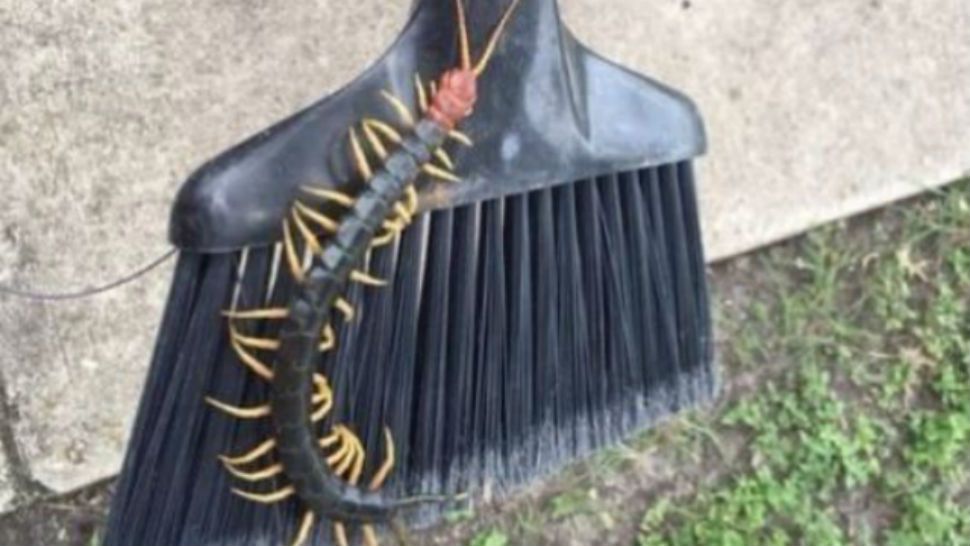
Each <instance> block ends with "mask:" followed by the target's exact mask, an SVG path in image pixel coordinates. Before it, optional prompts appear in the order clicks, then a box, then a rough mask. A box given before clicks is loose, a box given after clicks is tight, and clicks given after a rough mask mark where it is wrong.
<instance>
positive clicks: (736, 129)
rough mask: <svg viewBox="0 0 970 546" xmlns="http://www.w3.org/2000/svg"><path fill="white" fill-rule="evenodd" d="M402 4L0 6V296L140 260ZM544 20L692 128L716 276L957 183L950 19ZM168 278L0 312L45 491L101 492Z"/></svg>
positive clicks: (765, 8) (395, 17) (25, 437)
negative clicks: (679, 100) (227, 151)
mask: <svg viewBox="0 0 970 546" xmlns="http://www.w3.org/2000/svg"><path fill="white" fill-rule="evenodd" d="M408 4H409V2H407V1H404V0H401V1H399V2H394V3H390V2H384V1H381V0H359V1H357V2H351V3H347V2H337V1H333V0H325V1H315V2H309V1H307V2H284V1H283V0H268V1H266V2H259V3H252V2H205V3H198V2H191V1H189V0H108V1H104V2H97V3H91V2H85V3H79V2H55V1H54V0H38V1H34V2H15V1H14V0H0V21H2V26H0V66H2V67H3V72H4V77H3V78H2V79H0V104H3V105H4V107H3V108H0V180H3V181H4V182H3V190H4V196H5V198H6V200H4V201H3V202H0V283H4V284H14V285H17V286H24V285H29V286H31V287H42V288H43V287H50V288H65V287H78V286H84V285H87V284H93V283H95V282H97V281H98V280H103V279H110V278H114V277H116V276H119V275H121V274H123V273H125V272H128V271H130V270H131V269H132V268H133V267H134V266H136V265H138V264H141V263H144V262H146V261H148V260H149V259H150V258H152V257H154V256H157V255H159V254H160V253H161V252H163V251H164V249H165V248H166V243H165V225H166V219H167V214H168V206H169V203H170V200H171V198H172V196H173V194H174V192H175V190H176V188H177V187H178V185H179V183H180V181H181V180H182V178H183V177H184V176H185V175H186V174H187V173H188V172H189V171H190V170H191V169H192V168H193V167H194V166H196V165H198V164H199V163H200V162H201V161H203V160H204V159H206V158H208V157H210V156H212V155H213V154H215V153H217V152H218V151H220V150H222V149H224V148H225V147H227V146H229V145H231V144H233V143H235V142H237V141H238V140H239V139H240V138H242V137H244V136H247V135H249V134H251V133H253V132H255V131H257V130H259V129H262V128H264V127H265V126H267V125H269V124H270V123H272V122H273V121H276V120H278V119H280V118H282V117H283V116H285V115H287V114H289V113H291V112H293V111H294V110H296V109H297V108H299V107H300V106H302V105H305V104H307V103H309V102H311V101H313V100H314V99H316V98H317V97H319V96H320V95H322V94H324V93H327V92H330V91H333V90H334V89H336V88H337V87H339V86H340V85H341V84H342V83H344V82H346V81H348V80H349V79H351V78H352V77H353V76H354V75H355V74H356V73H357V72H358V71H359V70H360V69H361V68H362V67H364V66H365V65H366V64H367V63H368V61H370V60H371V59H373V58H375V57H377V56H378V55H379V53H380V52H381V50H382V49H383V48H384V47H385V46H386V45H387V43H388V41H389V40H390V39H391V38H392V37H393V36H394V35H395V33H396V31H397V29H398V28H399V27H400V25H401V24H402V23H403V20H404V18H405V15H406V12H407V9H408ZM562 4H563V8H564V11H565V13H566V16H567V19H568V20H569V21H570V22H571V23H572V25H573V26H574V27H575V28H576V31H577V33H578V35H579V36H580V37H582V38H584V39H586V40H587V41H588V42H590V43H591V45H593V46H594V47H595V48H596V49H597V50H600V51H602V52H603V53H604V54H606V55H607V56H609V57H612V58H614V59H616V60H618V61H621V62H624V63H626V64H628V65H630V66H632V67H634V68H636V69H638V70H641V71H643V72H646V73H648V74H651V75H653V76H655V77H656V78H658V79H660V80H662V81H665V82H667V83H669V84H670V85H672V86H674V87H677V88H680V89H683V90H684V91H686V92H687V93H688V94H690V95H692V96H693V97H695V99H696V100H697V101H698V103H699V105H700V107H701V109H702V110H703V112H704V113H705V115H706V116H707V119H708V122H709V126H710V133H711V145H712V147H711V154H710V156H709V157H708V158H707V159H705V160H704V161H703V162H702V163H701V165H702V167H701V175H702V177H703V182H704V193H703V209H704V212H705V218H704V220H705V224H706V228H707V236H708V239H709V246H710V251H711V254H712V256H713V257H724V256H728V255H731V254H734V253H737V252H740V251H743V250H746V249H750V248H752V247H754V246H756V245H759V244H764V243H767V242H770V241H773V240H775V239H778V238H780V237H784V236H786V235H789V234H792V233H794V232H797V231H800V230H803V229H806V228H808V227H810V226H812V225H814V224H816V223H819V222H822V221H825V220H828V219H831V218H835V217H839V216H843V215H846V214H850V213H853V212H857V211H860V210H862V209H865V208H868V207H872V206H876V205H878V204H881V203H884V202H886V201H888V200H891V199H896V198H899V197H902V196H904V195H908V194H911V193H914V192H917V191H921V190H923V189H925V188H927V187H928V186H929V185H932V184H938V183H942V182H945V181H948V180H950V179H953V178H955V177H956V176H957V175H959V174H961V173H964V172H967V169H968V168H970V150H968V149H967V148H966V143H967V142H970V85H967V83H968V82H970V41H968V40H961V39H958V37H960V36H965V35H966V34H965V33H966V29H967V28H970V16H968V5H967V4H966V2H965V1H964V0H928V1H926V2H918V3H916V2H906V1H905V0H874V1H872V2H853V1H850V0H822V1H815V2H809V1H807V0H804V1H803V0H796V1H792V0H784V1H783V0H730V1H729V0H692V1H680V0H678V1H674V0H668V1H666V2H643V1H642V0H616V1H614V2H611V3H610V4H609V6H608V7H604V4H603V3H602V2H598V1H596V0H563V2H562ZM167 282H168V275H167V272H166V271H161V272H158V273H155V274H153V275H152V276H150V277H149V278H147V279H145V280H144V281H142V282H140V283H138V284H137V285H135V286H132V287H129V288H126V289H124V290H121V291H118V292H115V293H112V294H109V295H105V296H101V297H99V298H96V299H93V300H90V301H85V302H79V303H70V304H36V303H27V302H19V301H12V300H2V301H0V347H2V349H3V350H2V351H0V369H2V370H3V372H4V375H5V376H6V378H7V384H8V388H9V390H10V399H11V403H13V404H16V406H17V408H18V410H19V414H20V417H21V418H20V419H19V420H18V421H17V423H16V432H17V435H18V440H19V443H20V445H21V447H22V450H23V452H24V455H25V458H26V459H27V460H29V462H30V466H31V470H32V471H33V473H34V475H35V476H36V477H37V478H38V479H39V480H40V481H41V482H43V483H44V484H45V485H47V486H49V487H51V488H53V489H55V490H57V491H65V490H69V489H72V488H75V487H77V486H80V485H83V484H85V483H88V482H90V481H92V480H95V479H98V478H101V477H104V476H107V475H110V474H112V473H114V472H116V470H117V468H118V466H119V463H120V458H121V454H122V450H123V446H124V443H125V440H126V437H127V433H128V428H129V426H130V421H131V419H132V416H133V414H134V408H135V405H136V403H137V400H138V395H139V390H140V386H141V382H142V380H143V377H144V370H145V365H146V363H147V359H148V355H149V354H150V352H151V342H152V337H153V333H154V329H155V328H156V325H157V321H158V317H159V313H160V309H161V306H162V305H163V303H164V298H165V291H166V286H167ZM4 494H5V493H4V487H3V485H2V483H0V499H2V498H3V495H4ZM0 504H2V503H0Z"/></svg>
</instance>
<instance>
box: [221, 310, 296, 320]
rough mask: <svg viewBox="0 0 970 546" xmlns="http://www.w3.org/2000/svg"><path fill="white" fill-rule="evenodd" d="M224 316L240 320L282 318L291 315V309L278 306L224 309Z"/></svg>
mask: <svg viewBox="0 0 970 546" xmlns="http://www.w3.org/2000/svg"><path fill="white" fill-rule="evenodd" d="M222 316H224V317H226V318H231V319H238V320H282V319H285V318H287V317H289V316H290V310H289V309H286V308H285V307H277V308H270V309H253V310H250V311H223V313H222Z"/></svg>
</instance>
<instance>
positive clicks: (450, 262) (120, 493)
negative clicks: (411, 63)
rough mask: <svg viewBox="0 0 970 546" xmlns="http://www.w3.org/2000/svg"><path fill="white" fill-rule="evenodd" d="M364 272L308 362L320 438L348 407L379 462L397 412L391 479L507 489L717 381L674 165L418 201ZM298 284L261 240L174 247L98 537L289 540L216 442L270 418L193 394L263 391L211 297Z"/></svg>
mask: <svg viewBox="0 0 970 546" xmlns="http://www.w3.org/2000/svg"><path fill="white" fill-rule="evenodd" d="M370 269H371V271H372V273H374V274H375V275H377V276H379V277H382V278H385V279H388V280H389V281H390V283H389V286H388V287H387V288H383V289H373V288H362V287H359V286H358V287H354V288H353V289H352V290H351V292H350V298H351V299H352V301H354V302H355V303H356V304H357V307H358V309H359V311H360V318H359V319H358V320H357V321H356V322H355V323H354V324H351V325H345V326H343V327H342V328H340V331H339V333H338V343H339V349H338V350H337V351H336V352H335V353H331V354H330V355H329V356H327V357H325V358H322V360H321V365H322V366H323V369H324V370H325V371H326V373H327V374H328V375H329V376H330V377H331V380H332V382H333V385H334V392H335V394H336V397H337V404H336V407H335V411H334V413H333V415H332V417H331V420H330V421H329V422H328V423H324V424H323V425H322V426H321V434H323V431H324V430H325V429H326V428H328V427H329V426H332V424H333V423H334V422H338V423H348V424H350V425H351V427H352V429H353V430H354V431H355V432H357V434H359V436H360V438H361V440H362V441H363V442H364V443H365V445H366V448H367V452H368V464H369V467H370V471H373V470H374V468H376V466H377V465H378V464H379V463H380V461H381V458H382V456H383V444H382V441H381V434H382V428H383V427H384V425H385V424H386V425H387V426H389V427H391V429H392V431H393V433H394V437H395V440H396V443H397V448H398V456H399V459H398V460H399V465H398V466H397V468H396V469H395V471H394V473H393V479H392V480H391V482H390V483H389V484H388V486H387V487H386V488H385V489H384V492H385V494H386V495H388V496H389V497H403V496H409V495H415V494H419V493H429V492H433V493H442V492H463V491H471V492H473V493H475V492H481V491H482V490H483V488H487V489H488V490H489V491H491V492H493V493H498V494H501V493H504V492H507V491H509V490H510V489H511V488H513V487H515V486H517V485H519V484H523V483H526V482H529V481H531V480H535V479H537V478H539V477H541V476H543V475H546V474H548V473H549V472H551V471H553V470H555V469H556V468H558V467H560V466H561V465H562V464H564V463H567V462H570V461H572V460H575V459H576V458H577V457H582V456H584V455H586V454H588V453H590V452H591V451H592V450H595V449H598V448H601V447H603V446H606V445H609V444H610V443H612V442H615V441H617V440H619V439H622V438H624V437H625V436H627V435H629V434H631V433H633V432H636V431H638V430H640V429H643V428H645V427H647V426H649V425H650V424H652V423H654V422H655V421H656V420H657V419H659V418H662V417H664V416H666V415H668V414H670V413H673V412H676V411H678V410H680V409H682V408H685V407H688V406H691V405H694V404H698V403H700V402H703V401H705V400H708V399H709V398H710V397H711V396H712V395H713V392H714V389H715V377H714V372H713V371H712V368H711V357H712V342H711V330H710V317H709V314H708V301H707V293H706V284H705V277H704V271H705V269H704V259H703V251H702V243H701V238H700V231H699V225H698V215H697V208H696V196H695V190H694V180H693V175H692V172H691V166H690V164H689V163H687V162H685V163H680V164H675V165H668V166H663V167H659V168H652V169H645V170H641V171H637V172H627V173H622V174H617V175H610V176H604V177H601V178H597V179H595V180H583V181H579V182H576V183H574V184H566V185H562V186H558V187H556V188H553V189H547V190H541V191H537V192H533V193H529V194H524V195H518V196H512V197H507V198H503V199H498V200H493V201H489V202H485V203H481V204H475V205H469V206H464V207H461V208H457V209H454V210H443V211H437V212H434V213H431V214H427V215H424V216H423V217H422V218H421V219H420V221H418V222H416V224H415V225H413V226H412V227H410V228H409V229H408V230H407V231H406V232H405V233H404V235H403V237H402V239H401V240H400V242H399V244H398V245H396V246H395V247H394V248H389V249H386V250H380V251H377V252H375V253H374V255H373V256H372V258H371V263H370ZM274 278H275V279H276V280H275V282H273V280H272V279H274ZM271 285H272V290H271V291H270V290H269V287H270V286H271ZM290 287H291V285H290V284H289V281H288V279H287V275H286V273H285V268H283V269H280V268H279V266H278V260H276V259H274V251H273V249H272V248H267V249H253V250H249V251H246V252H238V253H233V254H222V255H200V254H193V253H183V254H182V256H181V257H180V260H179V264H178V267H177V269H176V273H175V279H174V284H173V288H172V293H171V295H170V298H169V302H168V307H167V310H166V313H165V317H164V320H163V322H162V326H161V330H160V333H159V338H158V345H157V347H156V351H155V356H154V359H153V361H152V364H151V369H150V374H149V378H148V382H147V385H146V387H145V394H144V397H143V399H142V403H141V408H140V411H139V415H138V419H137V422H136V425H135V429H134V433H133V436H132V439H131V444H130V449H129V453H128V456H127V459H126V462H125V466H124V470H123V473H122V476H121V479H120V483H119V485H118V488H117V493H116V497H115V499H114V506H113V510H112V513H111V518H110V522H109V529H108V532H107V536H106V540H105V544H106V545H107V546H131V545H139V546H203V545H205V546H210V545H211V546H218V545H225V546H229V545H232V546H258V545H270V544H273V545H276V544H280V543H284V542H285V541H286V540H288V538H289V537H292V536H293V533H294V530H295V526H296V525H297V523H298V521H299V506H298V504H297V503H296V502H290V503H284V504H280V505H276V506H271V507H265V506H260V505H254V504H251V503H249V502H246V501H244V500H242V499H239V498H236V497H234V496H233V495H231V494H230V492H229V488H230V486H231V485H233V484H232V483H231V480H230V479H229V478H228V477H227V475H226V472H225V471H224V469H223V468H222V467H221V465H220V464H219V462H218V460H217V456H218V455H219V454H222V453H239V452H241V451H244V450H246V449H248V448H251V447H253V446H255V445H256V444H258V443H260V442H261V441H263V440H264V439H266V438H268V437H269V436H270V426H269V424H268V423H267V422H255V423H253V422H246V423H243V422H239V421H236V420H233V419H231V418H228V417H226V416H224V415H222V414H219V413H217V412H216V411H214V410H212V409H210V408H209V407H207V406H206V405H205V404H204V403H203V397H204V396H206V395H215V396H217V397H219V398H220V399H222V400H225V401H227V402H230V403H239V404H241V405H256V404H260V403H264V402H265V401H266V400H267V396H268V389H267V386H266V385H265V384H264V383H262V382H261V381H260V380H258V379H257V378H254V377H253V376H251V375H250V374H249V373H248V372H246V370H245V369H244V368H243V367H242V366H241V365H240V364H239V362H238V361H237V359H236V357H235V356H234V355H233V354H232V352H231V350H230V349H229V348H228V343H227V339H228V338H227V332H226V324H225V321H224V319H223V318H222V317H221V315H220V313H221V311H222V310H224V309H226V308H228V307H230V306H231V305H232V304H233V301H235V302H236V304H237V305H238V307H239V308H253V307H260V306H263V305H264V304H265V303H266V302H267V300H268V301H269V303H270V304H271V305H285V303H286V300H287V296H288V293H289V291H290ZM268 328H270V326H265V325H260V326H259V327H258V328H256V329H250V330H248V331H247V333H249V334H255V335H266V336H272V335H273V332H272V331H271V330H269V329H268ZM365 475H368V474H365ZM237 485H238V484H237ZM279 486H281V484H276V485H275V486H274V485H273V484H269V485H260V486H256V487H250V489H260V490H266V491H268V490H271V489H274V488H276V487H279ZM315 533H316V535H315V541H314V542H313V544H329V543H330V528H329V526H326V525H321V526H318V528H317V529H316V531H315Z"/></svg>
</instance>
